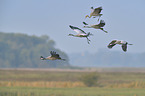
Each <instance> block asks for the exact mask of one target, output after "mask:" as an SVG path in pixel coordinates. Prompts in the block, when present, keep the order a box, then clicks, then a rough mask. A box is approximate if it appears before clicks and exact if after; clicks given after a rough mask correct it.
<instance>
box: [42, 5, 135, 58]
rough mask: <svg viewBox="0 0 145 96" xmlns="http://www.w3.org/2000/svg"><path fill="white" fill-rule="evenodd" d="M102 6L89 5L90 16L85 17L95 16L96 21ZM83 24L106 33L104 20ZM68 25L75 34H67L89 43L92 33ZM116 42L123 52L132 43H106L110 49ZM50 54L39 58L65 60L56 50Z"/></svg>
mask: <svg viewBox="0 0 145 96" xmlns="http://www.w3.org/2000/svg"><path fill="white" fill-rule="evenodd" d="M102 10H103V9H102V7H98V8H95V9H94V8H93V7H91V13H90V16H89V15H86V16H85V18H87V17H89V18H91V17H93V18H96V17H98V21H99V20H100V17H101V16H102V15H103V14H101V11H102ZM83 24H84V26H83V28H94V29H100V30H102V31H103V32H105V33H108V32H107V31H106V30H104V28H103V27H104V26H105V22H104V20H100V22H99V24H92V25H89V24H87V23H86V22H83ZM69 27H70V28H71V29H72V30H73V31H75V32H76V33H77V34H76V35H74V34H69V35H68V36H73V37H80V38H86V39H87V43H88V44H90V41H91V40H90V39H89V38H88V37H89V36H91V35H93V34H92V33H90V32H88V33H86V32H85V31H84V30H82V29H80V28H78V27H75V26H72V25H69ZM116 44H118V45H121V46H122V50H123V51H124V52H126V51H127V45H133V44H129V43H128V42H126V41H123V40H112V41H111V42H110V43H109V44H108V46H107V47H108V48H109V49H111V48H112V47H113V46H115V45H116ZM50 54H51V55H50V56H48V57H43V56H40V59H41V60H65V59H61V57H60V56H59V54H56V52H54V51H50Z"/></svg>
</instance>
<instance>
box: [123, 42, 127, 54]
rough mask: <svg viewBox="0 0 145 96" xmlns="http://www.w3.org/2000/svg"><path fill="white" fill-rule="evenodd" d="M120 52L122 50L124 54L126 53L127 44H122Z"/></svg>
mask: <svg viewBox="0 0 145 96" xmlns="http://www.w3.org/2000/svg"><path fill="white" fill-rule="evenodd" d="M122 50H123V51H124V52H126V51H127V44H122Z"/></svg>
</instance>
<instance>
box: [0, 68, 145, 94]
mask: <svg viewBox="0 0 145 96" xmlns="http://www.w3.org/2000/svg"><path fill="white" fill-rule="evenodd" d="M92 72H94V70H93V71H88V70H87V71H86V70H83V71H82V70H77V71H76V70H75V71H73V70H66V71H63V70H46V69H45V70H29V69H28V70H25V69H19V70H12V69H0V96H145V73H144V72H142V71H141V72H140V71H135V72H130V71H129V72H127V71H125V72H114V71H112V72H111V71H109V72H96V71H95V72H96V74H98V75H99V79H98V86H96V87H87V86H86V85H85V84H84V83H83V82H81V81H80V78H81V76H82V75H85V74H90V73H92Z"/></svg>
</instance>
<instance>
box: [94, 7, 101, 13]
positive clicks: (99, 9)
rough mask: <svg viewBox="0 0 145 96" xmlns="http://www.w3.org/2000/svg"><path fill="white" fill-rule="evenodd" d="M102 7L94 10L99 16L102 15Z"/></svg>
mask: <svg viewBox="0 0 145 96" xmlns="http://www.w3.org/2000/svg"><path fill="white" fill-rule="evenodd" d="M101 10H102V7H98V8H95V9H94V13H96V14H99V13H101Z"/></svg>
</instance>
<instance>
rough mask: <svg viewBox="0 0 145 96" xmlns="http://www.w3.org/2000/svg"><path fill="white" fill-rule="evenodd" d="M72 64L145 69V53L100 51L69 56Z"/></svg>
mask: <svg viewBox="0 0 145 96" xmlns="http://www.w3.org/2000/svg"><path fill="white" fill-rule="evenodd" d="M69 57H70V63H71V64H73V65H74V66H83V67H85V66H86V67H145V53H128V52H122V51H110V50H98V52H96V53H94V54H91V53H89V52H85V53H73V54H69Z"/></svg>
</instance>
